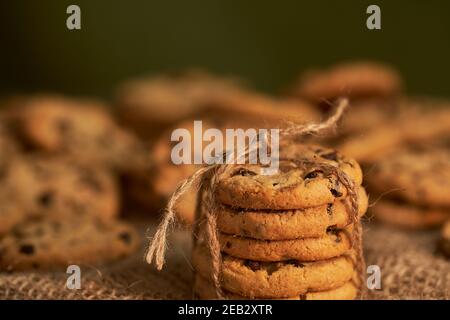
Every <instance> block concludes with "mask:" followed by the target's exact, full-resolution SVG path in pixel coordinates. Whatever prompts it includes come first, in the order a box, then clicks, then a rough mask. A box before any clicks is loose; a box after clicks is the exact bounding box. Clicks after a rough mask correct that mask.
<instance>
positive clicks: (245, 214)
mask: <svg viewBox="0 0 450 320" xmlns="http://www.w3.org/2000/svg"><path fill="white" fill-rule="evenodd" d="M358 199H359V206H358V207H359V216H360V217H361V216H362V215H364V213H365V212H366V210H367V206H368V198H367V194H366V192H365V190H364V188H362V187H359V188H358ZM216 216H217V226H218V228H219V230H221V231H222V232H223V233H226V234H229V235H238V236H243V237H250V238H254V239H260V240H292V239H298V238H305V237H322V236H324V235H326V232H327V230H329V229H330V228H331V229H342V228H344V227H346V226H347V225H348V224H349V223H350V221H351V219H350V217H351V210H350V208H349V207H348V205H347V204H346V202H345V199H343V200H337V201H335V202H333V203H331V204H326V205H322V206H318V207H312V208H306V209H296V210H288V211H270V210H269V211H262V210H261V211H254V210H235V209H232V208H229V207H226V206H219V208H218V212H217V215H216Z"/></svg>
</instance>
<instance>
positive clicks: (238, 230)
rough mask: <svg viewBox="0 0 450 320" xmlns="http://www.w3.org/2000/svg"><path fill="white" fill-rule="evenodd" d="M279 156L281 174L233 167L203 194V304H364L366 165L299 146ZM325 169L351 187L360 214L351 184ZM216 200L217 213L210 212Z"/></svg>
mask: <svg viewBox="0 0 450 320" xmlns="http://www.w3.org/2000/svg"><path fill="white" fill-rule="evenodd" d="M280 154H281V159H280V167H279V171H278V173H277V174H274V175H263V174H262V172H261V169H262V167H261V166H260V165H250V164H249V165H233V166H230V167H227V168H226V170H225V171H223V172H221V173H220V174H219V176H218V177H217V179H216V180H215V181H217V183H216V187H215V188H214V190H216V192H214V193H213V197H212V198H211V193H209V190H211V189H209V188H208V189H203V190H202V192H201V193H200V195H199V197H200V199H202V201H199V205H198V212H197V214H198V220H197V221H198V225H197V229H196V232H195V234H196V235H195V241H194V242H195V245H194V249H193V256H192V260H193V265H194V268H195V270H196V278H195V293H196V295H197V296H198V297H199V298H201V299H215V298H220V297H223V296H225V297H226V298H232V299H302V300H305V299H306V300H309V299H354V298H356V297H357V294H358V288H359V285H360V281H359V278H358V275H357V273H358V272H357V269H358V267H360V266H361V265H362V263H363V261H361V260H360V259H361V255H360V254H361V252H360V251H359V250H360V249H361V248H358V245H356V243H357V242H356V241H355V237H354V235H355V230H357V228H360V227H361V226H360V221H359V218H360V217H361V216H362V215H363V214H364V213H365V211H366V209H367V195H366V193H365V191H364V188H363V187H362V186H361V183H362V172H361V169H360V166H359V165H358V163H357V162H355V161H354V160H352V159H348V158H345V157H344V156H342V155H341V154H339V153H338V152H336V151H334V150H332V149H326V148H323V147H318V146H313V145H298V144H296V145H294V144H292V145H289V146H286V147H283V148H282V149H281V150H280ZM305 164H307V165H305ZM325 168H328V169H329V168H334V169H335V170H337V171H339V172H343V173H344V174H345V175H346V176H347V177H348V178H349V180H350V181H352V187H351V190H353V191H355V193H356V194H357V196H356V199H357V203H358V212H354V211H353V210H352V209H351V206H350V195H349V194H350V192H349V189H348V187H349V185H347V186H345V185H344V184H345V183H343V182H342V180H341V179H339V178H338V176H337V175H336V174H335V173H336V171H333V170H331V171H329V170H328V169H325ZM206 197H210V198H208V199H210V201H205V200H206V199H207V198H206ZM211 199H212V201H213V208H211V206H208V205H206V204H208V203H211ZM353 199H355V198H353ZM208 214H209V215H213V216H215V217H216V224H217V230H218V241H219V242H220V248H221V253H222V255H221V257H220V261H218V263H220V273H219V274H218V279H219V282H220V286H219V288H220V289H219V290H218V288H217V287H216V286H215V285H214V281H213V279H215V277H214V272H213V270H214V268H213V267H214V265H215V264H214V262H217V257H216V258H215V259H216V260H214V259H213V258H212V256H213V255H212V254H211V253H212V252H214V250H211V239H210V238H209V237H208V233H207V228H208V227H210V225H208V221H209V219H205V217H206V216H207V215H208ZM216 265H217V264H216ZM216 283H217V282H216Z"/></svg>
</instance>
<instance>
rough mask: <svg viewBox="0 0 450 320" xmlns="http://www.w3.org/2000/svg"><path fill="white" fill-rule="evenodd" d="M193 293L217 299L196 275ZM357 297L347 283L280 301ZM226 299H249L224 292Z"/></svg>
mask: <svg viewBox="0 0 450 320" xmlns="http://www.w3.org/2000/svg"><path fill="white" fill-rule="evenodd" d="M194 292H195V294H196V295H197V296H198V298H200V299H203V300H214V299H218V296H217V293H216V290H215V289H214V286H213V285H212V284H211V283H210V282H209V281H208V280H206V279H204V278H203V277H202V276H200V275H198V274H197V275H196V276H195V282H194ZM357 295H358V289H357V287H356V285H355V284H353V282H352V281H349V282H347V283H345V284H344V285H343V286H341V287H338V288H336V289H332V290H327V291H321V292H307V293H305V294H302V295H300V296H296V297H288V298H282V300H354V299H355V298H356V297H357ZM226 298H227V299H230V300H250V298H247V297H244V296H241V295H237V294H233V293H229V292H226ZM256 299H259V298H256Z"/></svg>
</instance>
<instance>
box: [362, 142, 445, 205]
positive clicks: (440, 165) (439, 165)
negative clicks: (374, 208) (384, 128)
mask: <svg viewBox="0 0 450 320" xmlns="http://www.w3.org/2000/svg"><path fill="white" fill-rule="evenodd" d="M367 180H368V183H369V185H370V186H371V187H372V188H373V189H374V190H375V191H377V192H379V193H383V192H387V191H390V193H389V196H390V197H397V198H401V199H403V200H406V201H408V202H410V203H414V204H418V205H422V206H430V207H447V208H448V207H450V198H449V196H448V195H449V194H450V150H447V149H435V148H424V149H417V150H416V149H406V150H400V151H398V152H396V153H393V154H391V155H390V156H389V157H387V158H385V159H383V160H380V161H379V162H378V164H377V165H376V167H375V168H374V169H373V172H372V173H371V175H370V178H369V179H367Z"/></svg>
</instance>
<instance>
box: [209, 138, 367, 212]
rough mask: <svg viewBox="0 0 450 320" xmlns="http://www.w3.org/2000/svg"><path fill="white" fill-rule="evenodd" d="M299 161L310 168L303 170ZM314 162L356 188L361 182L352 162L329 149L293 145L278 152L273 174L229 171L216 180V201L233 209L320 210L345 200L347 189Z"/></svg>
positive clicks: (250, 168)
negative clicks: (333, 170) (339, 172)
mask: <svg viewBox="0 0 450 320" xmlns="http://www.w3.org/2000/svg"><path fill="white" fill-rule="evenodd" d="M283 159H286V160H283ZM287 159H289V160H287ZM290 159H293V160H290ZM302 161H308V162H312V163H313V164H312V165H307V166H303V165H302V164H301V162H302ZM317 162H319V163H321V164H326V165H329V166H333V167H335V168H338V169H340V170H342V171H343V172H344V173H346V174H347V175H348V177H349V178H350V179H351V180H353V181H354V183H355V184H356V185H360V184H361V182H362V172H361V168H360V166H359V165H358V163H357V162H356V161H354V160H353V159H347V158H345V157H344V156H342V155H341V154H340V153H338V152H337V151H335V150H332V149H327V148H323V147H318V146H313V145H299V144H294V145H290V146H288V147H286V148H284V149H281V150H280V163H279V164H280V166H279V173H277V174H274V175H262V174H261V167H260V166H259V165H235V166H232V167H230V169H228V170H227V171H225V172H224V173H223V174H221V176H220V177H219V182H218V188H217V190H218V191H217V198H218V200H219V201H220V202H221V203H223V204H226V205H229V206H232V207H236V208H245V209H274V210H288V209H298V208H308V207H316V206H321V205H325V204H328V203H333V202H334V201H335V200H336V199H341V198H342V197H345V196H346V195H347V189H346V188H345V187H344V186H343V185H342V184H341V183H340V182H339V181H338V178H337V177H336V176H335V175H333V174H326V173H324V171H323V169H321V168H319V167H318V165H317V164H316V163H317Z"/></svg>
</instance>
